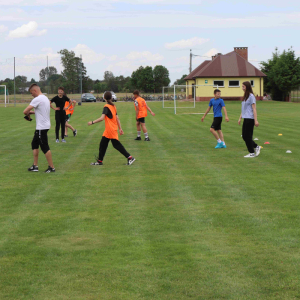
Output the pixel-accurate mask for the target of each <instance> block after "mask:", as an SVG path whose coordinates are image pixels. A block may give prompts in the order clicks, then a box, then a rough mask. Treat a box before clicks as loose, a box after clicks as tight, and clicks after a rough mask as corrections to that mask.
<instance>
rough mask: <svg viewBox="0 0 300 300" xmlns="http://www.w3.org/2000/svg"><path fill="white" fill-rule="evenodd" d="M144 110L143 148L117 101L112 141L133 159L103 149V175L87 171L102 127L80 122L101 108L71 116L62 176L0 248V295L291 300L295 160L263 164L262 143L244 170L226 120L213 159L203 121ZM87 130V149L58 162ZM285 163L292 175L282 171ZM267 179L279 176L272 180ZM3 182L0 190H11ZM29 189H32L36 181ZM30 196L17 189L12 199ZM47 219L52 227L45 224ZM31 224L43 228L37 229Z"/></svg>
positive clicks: (236, 108) (235, 134)
mask: <svg viewBox="0 0 300 300" xmlns="http://www.w3.org/2000/svg"><path fill="white" fill-rule="evenodd" d="M260 104H261V111H263V110H267V109H268V107H267V105H269V103H268V104H267V103H259V105H260ZM149 105H150V106H151V108H152V110H153V111H155V112H156V113H157V115H156V116H155V117H152V116H149V117H148V118H147V126H148V130H149V133H150V138H151V137H152V140H151V143H145V142H144V141H142V142H140V143H139V142H137V143H136V142H135V141H132V138H135V135H136V128H135V121H134V112H133V110H134V108H133V105H132V103H124V104H123V103H118V104H117V106H118V111H119V113H120V118H121V122H122V125H123V129H124V131H125V136H123V137H121V141H122V143H124V146H125V147H126V149H127V150H128V151H129V152H130V153H131V154H133V155H134V156H137V157H138V160H137V162H136V163H135V164H134V165H132V166H131V167H129V168H127V166H125V165H124V164H125V161H124V158H123V157H122V156H121V155H120V154H119V153H118V152H117V151H116V150H114V149H113V148H112V147H111V146H110V148H109V149H108V153H107V157H106V158H105V165H104V166H103V167H104V168H100V169H98V168H92V167H90V166H89V163H90V162H91V156H93V154H94V152H96V153H97V152H98V146H99V141H100V139H101V135H102V132H103V130H102V129H103V128H104V127H103V124H100V125H99V124H96V125H94V126H96V127H86V122H87V121H89V120H90V119H95V118H96V117H95V118H94V117H93V118H91V117H92V116H94V114H95V111H96V110H99V111H100V114H101V111H102V107H103V106H102V105H101V106H99V105H98V104H97V105H94V104H92V105H90V106H89V105H83V106H82V107H80V108H79V109H78V111H77V113H78V114H77V116H78V118H74V119H73V120H74V121H73V122H74V124H76V125H77V124H78V126H77V127H78V129H79V135H78V137H77V138H74V139H73V138H68V144H67V145H60V144H59V145H54V146H55V147H60V146H65V148H55V149H54V150H55V152H56V154H55V155H56V161H57V168H60V171H62V170H63V169H65V170H66V172H62V174H61V176H60V175H59V173H60V171H58V172H57V174H55V175H56V178H55V181H54V180H53V181H52V182H51V180H50V181H49V183H51V184H52V183H54V185H55V187H54V188H53V191H54V192H55V193H54V194H53V193H49V194H47V195H46V197H44V199H43V200H42V201H43V203H42V204H43V209H42V210H41V211H40V212H37V213H36V212H35V213H36V215H35V216H36V217H38V218H39V219H37V220H35V218H34V217H35V216H33V217H32V218H31V219H30V218H27V219H28V222H27V223H26V222H25V223H23V228H19V230H18V232H17V233H18V237H17V236H16V235H15V236H13V235H12V236H11V243H10V244H9V243H7V244H6V245H5V247H2V246H0V247H1V248H0V253H3V254H5V253H7V250H8V249H9V247H11V252H10V253H13V254H14V255H13V256H9V260H8V261H9V263H8V261H6V260H7V257H8V256H5V255H4V256H1V257H2V258H0V259H1V261H2V262H5V263H6V266H9V267H7V268H6V273H4V274H2V278H1V279H3V280H1V282H2V286H3V287H4V289H2V288H1V291H2V292H1V293H2V295H6V296H7V298H9V297H10V298H11V299H18V298H21V297H23V298H26V297H27V298H28V299H32V298H34V297H36V298H37V299H45V298H47V299H68V298H72V299H95V298H99V295H101V298H102V299H112V298H116V299H119V298H122V299H170V298H173V299H188V298H199V297H202V298H205V299H289V298H293V297H294V298H295V297H297V295H298V294H297V283H298V282H299V271H298V269H297V268H295V266H297V261H298V260H299V254H298V249H299V243H298V240H299V239H298V236H299V235H298V233H297V231H296V230H295V228H297V227H298V225H299V224H298V223H299V221H298V220H297V213H298V212H299V203H298V201H297V198H296V195H297V193H298V192H299V190H298V187H297V185H296V184H295V183H296V182H297V181H296V180H297V178H298V176H297V172H296V170H297V169H296V166H297V164H298V162H299V156H297V152H295V153H293V154H294V155H293V156H289V157H290V158H289V163H288V164H287V163H286V162H285V159H287V158H285V156H283V157H282V156H281V158H282V159H281V160H278V161H274V155H275V154H276V155H277V152H278V151H275V152H274V151H273V150H271V149H272V148H271V147H272V144H271V145H270V146H271V147H270V149H266V151H265V155H262V156H261V157H259V158H258V159H257V160H252V161H246V160H244V159H243V154H244V153H245V151H246V149H245V146H244V144H243V141H242V139H241V137H240V132H241V128H240V127H238V125H236V124H233V123H231V122H230V123H228V124H227V123H226V124H225V123H223V124H224V131H225V139H226V130H228V141H227V143H228V145H229V148H228V149H226V150H225V151H223V150H221V151H223V152H215V151H216V150H215V149H213V147H214V146H215V140H214V139H213V137H212V136H211V134H210V132H209V127H210V124H211V122H210V121H211V120H209V119H208V118H209V116H208V117H207V119H206V120H205V123H204V124H202V123H200V118H201V116H200V118H199V116H197V117H195V116H192V117H191V118H186V116H184V115H183V116H180V115H178V116H174V115H172V114H168V113H165V112H166V110H162V109H161V108H160V105H161V103H150V104H149ZM276 105H277V103H276ZM276 105H275V106H274V110H273V114H277V112H278V115H279V114H280V115H282V110H283V109H284V108H285V107H286V106H285V105H284V104H282V106H281V105H278V107H277V106H276ZM229 106H231V103H228V105H227V107H228V109H229ZM279 110H280V113H279ZM231 111H232V115H236V116H237V117H238V116H239V112H240V103H239V105H236V104H235V103H233V104H232V108H231ZM0 113H1V112H0ZM75 116H76V115H75ZM97 117H99V116H97ZM194 117H195V118H194ZM269 117H270V119H272V118H271V117H272V116H271V115H270V116H269V115H268V118H269ZM261 120H262V121H261V124H263V123H265V121H266V120H265V117H264V116H263V114H261ZM124 121H125V122H124ZM71 124H72V122H71ZM231 124H232V125H231ZM268 124H269V122H268ZM270 124H273V127H272V126H270V131H271V130H273V131H276V130H277V126H278V125H277V123H276V121H274V122H273V123H272V122H270ZM72 125H73V124H72ZM77 127H76V126H75V128H77ZM95 128H96V129H95ZM261 128H263V127H261ZM198 129H199V131H198ZM259 129H260V128H258V129H255V132H256V130H259ZM90 130H92V133H91V131H90ZM257 132H259V131H257ZM89 133H91V140H89V142H88V143H87V147H85V148H84V151H79V154H78V156H76V157H73V158H74V159H73V160H72V161H71V162H69V161H68V158H72V154H71V153H72V151H76V150H77V147H79V148H80V150H81V146H80V145H81V143H82V142H83V141H84V137H85V136H86V135H87V134H89ZM199 133H200V134H199ZM198 136H200V137H201V138H198ZM283 137H284V138H285V139H286V141H287V142H289V141H290V137H287V135H284V136H283ZM12 142H13V143H14V142H15V141H12ZM294 142H295V141H294V139H293V143H294ZM230 144H232V145H230ZM54 146H53V147H54ZM59 149H64V150H63V152H61V151H58V150H59ZM264 149H265V148H264ZM54 150H53V151H54ZM272 151H273V152H272ZM135 153H136V155H135ZM274 153H275V154H274ZM14 155H15V154H14ZM6 157H7V155H6ZM279 157H280V156H279ZM292 157H293V159H292ZM28 158H31V152H29V153H28ZM292 161H293V162H294V164H295V167H293V169H292V171H291V172H289V170H290V169H291V165H292ZM20 162H22V159H20ZM65 162H68V163H69V164H67V166H66V165H65ZM23 164H24V163H23ZM25 164H26V162H25ZM15 165H16V163H15V161H13V163H12V166H15ZM1 167H2V166H1ZM26 167H27V165H26ZM245 170H248V171H249V173H245ZM1 171H2V169H1ZM276 172H277V173H279V174H281V175H283V176H282V177H280V176H275V175H274V174H276ZM1 174H2V173H1ZM13 175H14V178H15V179H17V180H18V179H19V182H23V183H27V182H29V180H26V177H24V173H22V172H17V173H14V174H12V176H13ZM26 175H27V174H26ZM38 175H41V174H38ZM12 176H11V178H10V180H8V181H7V182H6V183H7V184H9V183H11V182H14V181H12V178H13V177H12ZM18 176H19V177H18ZM47 178H50V179H51V177H47ZM34 180H36V183H38V182H39V177H35V178H34ZM40 180H44V179H43V177H41V179H40ZM65 180H66V181H67V183H68V182H71V183H72V184H71V188H70V186H69V185H68V184H67V185H65ZM29 185H30V184H29ZM19 186H20V183H19ZM24 186H25V184H24ZM284 186H285V187H286V188H285V190H284V191H285V192H284V193H283V192H282V189H283V188H284ZM66 187H67V188H66ZM29 192H30V189H29V188H28V189H25V190H24V191H23V193H21V192H20V193H19V194H17V193H15V195H16V196H17V197H21V196H22V194H26V193H28V195H29ZM51 197H52V198H53V197H54V198H55V201H53V199H52V198H51ZM11 199H12V197H11ZM16 203H18V201H17V202H16ZM47 203H48V204H47ZM49 203H51V205H49ZM10 204H11V205H10ZM5 205H6V207H5V212H4V217H5V214H10V213H11V212H13V208H12V207H10V206H14V205H15V203H14V202H11V203H9V202H8V201H7V202H5ZM41 208H42V206H41ZM55 215H56V217H57V218H56V220H57V222H56V224H54V223H51V221H50V220H51V218H54V216H55ZM38 225H43V226H40V229H38ZM61 229H63V230H61ZM21 247H22V248H21ZM3 250H4V251H3ZM13 251H14V252H13ZM31 260H32V261H36V262H37V263H36V264H34V263H32V262H31ZM23 261H27V262H28V263H27V264H22V262H23ZM20 271H21V272H20ZM15 274H18V275H17V276H16V275H15ZM19 274H20V275H19ZM21 274H26V277H24V276H22V275H21ZM45 282H46V283H47V284H45ZM18 283H21V284H18ZM0 284H1V283H0ZM17 284H18V285H17ZM53 287H55V289H53Z"/></svg>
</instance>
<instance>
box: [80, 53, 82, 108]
mask: <svg viewBox="0 0 300 300" xmlns="http://www.w3.org/2000/svg"><path fill="white" fill-rule="evenodd" d="M81 102H82V55H81V54H80V105H81V104H82V103H81Z"/></svg>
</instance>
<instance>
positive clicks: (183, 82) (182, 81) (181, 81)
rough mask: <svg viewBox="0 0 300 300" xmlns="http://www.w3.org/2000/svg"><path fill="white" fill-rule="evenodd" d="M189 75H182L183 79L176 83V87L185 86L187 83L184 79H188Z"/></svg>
mask: <svg viewBox="0 0 300 300" xmlns="http://www.w3.org/2000/svg"><path fill="white" fill-rule="evenodd" d="M186 76H187V75H186V74H185V75H182V77H181V78H180V79H177V80H176V81H175V82H174V85H185V84H186V81H185V80H184V78H185V77H186Z"/></svg>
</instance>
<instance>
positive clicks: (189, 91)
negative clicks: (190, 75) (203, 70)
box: [186, 80, 195, 98]
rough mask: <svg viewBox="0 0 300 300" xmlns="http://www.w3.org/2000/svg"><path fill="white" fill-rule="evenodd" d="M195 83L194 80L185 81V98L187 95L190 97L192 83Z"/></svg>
mask: <svg viewBox="0 0 300 300" xmlns="http://www.w3.org/2000/svg"><path fill="white" fill-rule="evenodd" d="M193 84H195V80H187V81H186V86H187V89H186V93H187V95H186V96H187V98H188V97H190V98H191V97H192V94H193V87H192V85H193Z"/></svg>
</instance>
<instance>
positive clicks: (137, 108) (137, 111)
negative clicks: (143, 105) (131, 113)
mask: <svg viewBox="0 0 300 300" xmlns="http://www.w3.org/2000/svg"><path fill="white" fill-rule="evenodd" d="M135 108H136V109H135V113H136V116H135V118H136V120H138V115H139V107H138V106H136V107H135Z"/></svg>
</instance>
